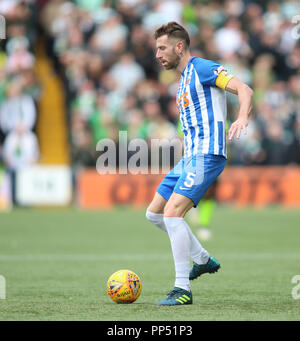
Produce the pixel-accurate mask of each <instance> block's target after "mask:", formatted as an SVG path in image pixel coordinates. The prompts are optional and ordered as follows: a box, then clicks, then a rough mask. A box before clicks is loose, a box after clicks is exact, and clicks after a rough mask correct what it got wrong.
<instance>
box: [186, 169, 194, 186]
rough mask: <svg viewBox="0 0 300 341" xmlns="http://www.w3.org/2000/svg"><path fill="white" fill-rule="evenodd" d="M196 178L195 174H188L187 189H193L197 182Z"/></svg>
mask: <svg viewBox="0 0 300 341" xmlns="http://www.w3.org/2000/svg"><path fill="white" fill-rule="evenodd" d="M195 176H196V174H195V173H192V172H188V174H187V176H186V180H185V182H184V186H186V187H189V188H190V187H192V186H193V185H194V182H195V179H194V178H195Z"/></svg>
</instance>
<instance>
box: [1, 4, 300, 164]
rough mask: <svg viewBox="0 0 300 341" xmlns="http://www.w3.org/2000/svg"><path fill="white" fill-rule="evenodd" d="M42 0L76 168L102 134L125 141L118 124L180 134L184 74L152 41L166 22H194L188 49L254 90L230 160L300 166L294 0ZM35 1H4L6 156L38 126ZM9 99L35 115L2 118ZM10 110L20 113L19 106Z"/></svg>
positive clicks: (91, 156)
mask: <svg viewBox="0 0 300 341" xmlns="http://www.w3.org/2000/svg"><path fill="white" fill-rule="evenodd" d="M37 2H38V4H39V6H40V7H39V9H40V12H39V15H38V18H39V25H40V27H41V29H42V31H43V32H44V34H45V36H46V45H47V46H46V48H47V52H48V54H49V56H51V57H52V58H53V61H54V65H55V68H56V71H57V72H58V73H59V74H60V76H61V77H62V79H63V82H64V86H65V89H66V105H67V111H68V122H69V127H70V143H71V146H72V148H71V150H72V160H73V164H74V165H79V166H92V167H95V160H96V158H97V155H98V154H97V151H96V145H97V142H98V141H99V140H101V139H103V138H110V139H113V140H114V141H116V142H118V140H119V131H120V130H125V131H127V133H128V139H129V140H130V139H134V138H142V139H145V140H146V141H148V142H149V143H150V140H151V139H162V138H168V139H172V138H173V137H176V136H178V129H177V122H178V110H177V107H176V100H175V98H176V92H177V86H178V75H177V74H176V73H175V72H173V71H166V70H163V69H161V67H160V66H159V65H158V63H157V61H156V60H155V41H154V39H153V32H154V30H155V29H156V28H157V27H158V26H160V25H162V24H165V23H166V22H168V21H177V22H179V23H181V24H182V25H183V26H185V27H186V28H187V29H188V31H189V33H190V36H191V50H192V55H194V56H198V57H202V58H206V59H212V60H216V61H218V62H219V63H221V64H222V65H224V66H225V67H226V69H227V70H228V71H229V73H231V74H233V75H235V76H236V77H238V78H239V79H241V80H242V81H244V82H245V83H247V84H249V85H250V86H251V87H252V88H253V89H254V109H253V116H252V120H251V122H250V124H249V129H248V134H247V135H246V136H242V137H241V140H240V141H238V142H232V143H231V144H230V147H229V148H228V150H229V162H230V164H233V165H287V164H300V39H299V36H300V29H299V30H297V26H296V24H295V22H294V20H293V18H294V17H295V16H296V15H299V14H300V2H299V1H298V0H286V1H261V2H258V1H251V0H225V1H208V0H194V1H193V0H181V1H177V0H172V1H171V0H118V1H117V0H74V1H65V0H51V1H47V0H41V1H37ZM35 3H36V1H33V0H32V1H31V0H0V14H4V15H5V16H6V17H7V18H12V22H16V23H15V24H12V26H11V27H9V30H10V32H8V35H9V39H8V41H7V42H6V46H5V49H4V50H2V52H1V58H0V59H1V64H0V67H1V71H0V77H1V89H0V91H1V95H0V99H1V111H0V115H1V116H0V118H1V120H0V124H1V130H2V135H3V136H6V138H5V139H4V140H3V139H2V142H3V141H4V146H3V150H4V151H3V153H2V154H4V155H5V140H6V139H8V136H7V134H11V133H12V134H17V135H18V136H19V135H20V130H21V132H22V134H24V131H25V130H26V132H27V133H26V134H27V135H28V134H29V135H30V134H34V133H33V129H34V122H35V119H36V107H35V105H34V102H35V101H36V100H37V98H38V96H39V88H38V85H37V83H36V80H35V77H34V73H33V71H32V67H33V64H34V62H35V60H34V53H33V50H32V47H33V45H34V41H35V39H36V32H37V31H36V30H34V29H33V25H34V24H35V23H36V18H35V17H34V18H33V17H32V16H34V13H36V11H31V9H32V7H34V6H35ZM12 4H14V6H13V5H12ZM25 9H26V10H25ZM15 19H18V20H15ZM227 98H228V123H229V124H230V123H231V122H232V121H233V120H234V119H235V117H236V115H237V111H238V107H239V105H238V98H237V96H235V95H232V94H228V96H227ZM16 103H18V104H16ZM20 103H22V105H23V109H21V107H22V106H20ZM25 106H26V108H25ZM13 107H18V109H16V111H17V110H19V114H20V113H23V114H25V116H26V120H28V122H27V123H26V125H25V124H24V122H25V120H22V124H21V129H20V124H17V123H15V124H13V123H12V122H10V124H9V125H7V124H6V123H7V122H6V123H5V117H6V115H5V112H6V111H7V110H9V111H10V115H12V114H11V110H12V109H11V108H13ZM8 108H9V109H8ZM12 117H16V122H17V121H18V119H17V117H19V116H18V115H17V114H16V115H14V116H12ZM12 126H14V127H12ZM29 135H28V136H29ZM31 136H33V135H31Z"/></svg>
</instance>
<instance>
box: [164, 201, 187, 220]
mask: <svg viewBox="0 0 300 341" xmlns="http://www.w3.org/2000/svg"><path fill="white" fill-rule="evenodd" d="M183 216H184V212H183V210H182V208H181V207H180V205H176V204H173V205H169V206H166V208H165V210H164V218H170V217H183Z"/></svg>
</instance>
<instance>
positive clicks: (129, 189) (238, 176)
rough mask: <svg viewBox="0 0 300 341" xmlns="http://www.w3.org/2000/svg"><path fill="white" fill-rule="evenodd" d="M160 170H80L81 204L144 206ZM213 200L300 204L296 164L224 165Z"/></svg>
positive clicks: (79, 192) (159, 178) (158, 177)
mask: <svg viewBox="0 0 300 341" xmlns="http://www.w3.org/2000/svg"><path fill="white" fill-rule="evenodd" d="M164 176H165V175H164V174H148V175H145V174H138V175H133V174H106V175H100V174H98V173H97V172H96V170H84V171H81V172H80V173H78V176H77V198H78V205H79V207H81V208H102V209H106V208H112V207H113V206H115V205H130V206H135V207H144V206H146V205H147V204H149V203H150V201H151V200H152V198H153V195H154V193H155V191H156V189H157V187H158V185H159V183H160V182H161V180H162V179H163V177H164ZM217 200H218V201H219V202H220V203H228V204H235V205H240V206H245V205H254V206H260V207H262V206H265V205H270V204H280V205H283V206H287V207H299V208H300V167H227V168H225V170H224V172H223V173H222V175H221V176H220V177H219V181H218V188H217Z"/></svg>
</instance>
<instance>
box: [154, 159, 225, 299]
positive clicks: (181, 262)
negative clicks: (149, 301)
mask: <svg viewBox="0 0 300 341" xmlns="http://www.w3.org/2000/svg"><path fill="white" fill-rule="evenodd" d="M195 162H196V165H192V164H191V163H189V164H188V165H187V166H186V167H185V172H184V173H183V174H182V176H181V177H180V178H179V180H178V182H177V184H176V186H175V187H174V193H173V194H172V195H171V197H170V198H169V200H168V202H167V203H166V205H165V209H164V222H165V226H166V228H167V231H168V234H169V237H170V241H171V247H172V253H173V258H174V263H175V272H176V279H175V286H174V289H173V290H172V291H171V292H170V294H169V295H168V297H167V298H166V299H164V300H162V301H159V302H158V303H157V304H158V305H178V304H190V303H192V294H191V291H190V283H189V280H190V279H194V278H197V277H198V276H200V275H201V274H203V273H206V272H215V271H217V269H218V268H219V267H220V264H219V263H218V262H217V261H215V259H214V258H212V257H210V256H209V254H208V252H207V251H206V250H205V249H204V248H203V247H202V245H201V244H200V243H199V241H198V240H197V238H196V237H195V236H194V234H193V233H192V231H191V229H190V228H189V226H188V224H187V223H186V222H185V220H184V216H185V214H186V213H187V212H188V211H189V209H190V208H191V207H193V206H197V204H198V203H199V201H200V199H201V197H202V196H203V195H204V193H205V192H206V191H207V189H208V187H209V186H210V185H211V184H212V182H213V181H214V180H215V179H216V177H217V176H218V175H219V174H220V173H221V172H222V170H223V169H224V166H225V161H224V160H222V159H219V158H213V157H212V158H211V157H207V158H205V157H204V156H202V157H199V159H196V161H195ZM190 254H191V255H192V256H193V258H196V259H197V261H195V260H196V259H195V260H194V266H193V268H192V269H191V270H190V267H189V260H190V258H189V256H190ZM183 293H184V294H183ZM183 298H185V300H184V299H183Z"/></svg>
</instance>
